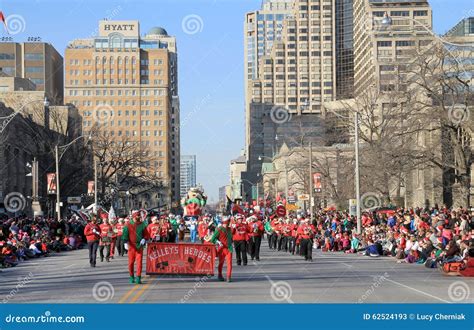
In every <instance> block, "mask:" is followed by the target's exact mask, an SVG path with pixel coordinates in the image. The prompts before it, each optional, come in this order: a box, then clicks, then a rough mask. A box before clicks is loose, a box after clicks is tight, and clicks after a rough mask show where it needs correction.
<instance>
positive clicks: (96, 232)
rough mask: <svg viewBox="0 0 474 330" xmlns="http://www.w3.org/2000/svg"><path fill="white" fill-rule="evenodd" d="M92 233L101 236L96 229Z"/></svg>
mask: <svg viewBox="0 0 474 330" xmlns="http://www.w3.org/2000/svg"><path fill="white" fill-rule="evenodd" d="M92 232H93V233H94V234H97V235H100V233H99V232H98V231H97V230H96V229H93V230H92Z"/></svg>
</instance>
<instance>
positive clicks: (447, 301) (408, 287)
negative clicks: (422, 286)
mask: <svg viewBox="0 0 474 330" xmlns="http://www.w3.org/2000/svg"><path fill="white" fill-rule="evenodd" d="M385 281H388V282H392V283H394V284H397V285H400V286H402V287H404V288H407V289H410V290H413V291H415V292H418V293H421V294H424V295H425V296H428V297H431V298H435V299H437V300H439V301H442V302H445V303H448V304H451V303H452V301H449V300H444V299H441V298H439V297H436V296H433V295H432V294H429V293H426V292H423V291H421V290H418V289H415V288H412V287H410V286H408V285H405V284H402V283H399V282H396V281H393V280H391V279H388V278H385Z"/></svg>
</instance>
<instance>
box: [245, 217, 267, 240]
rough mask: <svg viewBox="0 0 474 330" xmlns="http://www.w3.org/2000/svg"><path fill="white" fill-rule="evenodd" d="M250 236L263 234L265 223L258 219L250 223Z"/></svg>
mask: <svg viewBox="0 0 474 330" xmlns="http://www.w3.org/2000/svg"><path fill="white" fill-rule="evenodd" d="M248 230H249V236H250V237H254V236H262V235H263V232H264V228H263V223H262V222H261V221H260V220H258V221H255V222H251V223H249V224H248Z"/></svg>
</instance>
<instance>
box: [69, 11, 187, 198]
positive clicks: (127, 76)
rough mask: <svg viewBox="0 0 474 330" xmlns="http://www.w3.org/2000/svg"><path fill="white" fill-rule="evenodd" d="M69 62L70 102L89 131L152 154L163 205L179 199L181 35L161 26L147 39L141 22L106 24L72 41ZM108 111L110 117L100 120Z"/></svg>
mask: <svg viewBox="0 0 474 330" xmlns="http://www.w3.org/2000/svg"><path fill="white" fill-rule="evenodd" d="M65 62H66V70H65V71H66V79H65V99H66V102H68V103H72V104H74V105H75V106H76V107H77V108H78V109H79V111H80V113H81V114H82V116H83V125H82V126H83V130H84V131H85V132H87V131H88V130H90V129H91V128H92V127H93V126H94V125H100V129H101V131H104V132H107V133H108V134H109V136H111V137H113V138H115V139H117V141H122V140H123V139H124V138H125V139H127V140H129V141H131V142H134V143H135V142H138V143H139V145H141V146H143V147H146V148H147V149H148V150H150V152H151V156H153V158H154V159H157V160H155V161H154V162H153V163H152V164H150V165H149V166H150V168H149V170H150V171H154V173H155V174H156V175H157V176H158V177H159V178H160V179H161V181H162V182H163V184H164V186H165V189H166V191H165V192H164V195H165V198H161V202H164V203H166V204H168V205H170V204H171V202H172V201H177V200H178V199H179V183H180V180H179V167H180V162H179V154H180V141H179V135H178V134H179V133H178V127H179V98H178V74H177V72H178V69H177V64H178V62H177V47H176V39H175V37H173V36H169V35H168V33H167V32H166V30H165V29H163V28H161V27H154V28H152V29H150V30H149V31H148V33H146V34H144V35H141V34H140V25H139V22H138V21H108V20H103V21H100V22H99V33H98V35H97V36H96V37H92V38H87V39H76V40H73V41H72V42H70V44H69V45H68V47H67V49H66V51H65ZM104 113H106V115H107V118H108V119H107V120H106V121H105V120H98V119H103V116H104ZM98 117H100V118H98ZM155 203H156V201H150V203H148V205H150V204H151V205H153V204H155Z"/></svg>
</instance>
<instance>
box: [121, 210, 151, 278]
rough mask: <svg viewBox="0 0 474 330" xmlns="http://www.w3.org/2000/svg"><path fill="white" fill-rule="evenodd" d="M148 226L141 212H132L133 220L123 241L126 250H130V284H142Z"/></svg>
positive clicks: (126, 230) (123, 236)
mask: <svg viewBox="0 0 474 330" xmlns="http://www.w3.org/2000/svg"><path fill="white" fill-rule="evenodd" d="M146 227H147V225H146V223H145V222H144V221H143V219H142V216H141V214H140V211H134V212H132V219H130V222H129V223H128V224H127V225H125V226H124V228H123V234H122V240H123V242H124V246H125V249H126V250H128V271H129V273H130V283H136V284H141V283H142V260H143V249H144V247H145V244H146V240H147V239H148V238H149V234H148V231H147V229H146ZM135 261H136V262H137V277H136V278H135V274H134V264H135Z"/></svg>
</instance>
